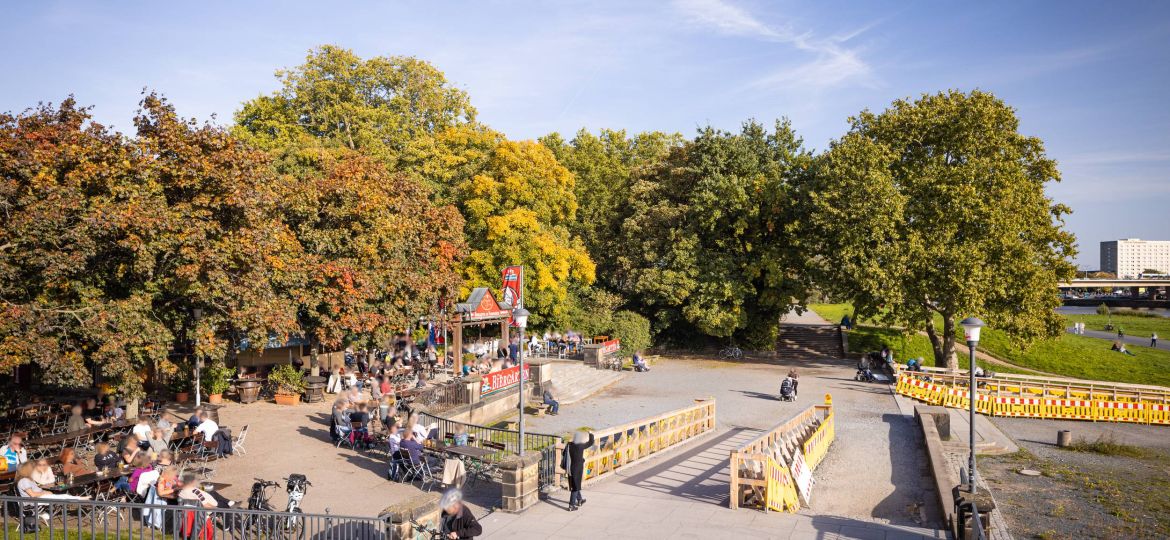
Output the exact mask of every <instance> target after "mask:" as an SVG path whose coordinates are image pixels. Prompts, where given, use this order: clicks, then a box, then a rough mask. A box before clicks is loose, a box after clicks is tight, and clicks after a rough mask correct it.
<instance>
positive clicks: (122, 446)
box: [118, 433, 142, 454]
mask: <svg viewBox="0 0 1170 540" xmlns="http://www.w3.org/2000/svg"><path fill="white" fill-rule="evenodd" d="M127 448H142V446H141V445H139V444H138V437H137V436H136V435H134V434H133V433H131V434H129V435H126V436H125V437H122V438H121V440H119V441H118V453H119V454H124V453H126V449H127Z"/></svg>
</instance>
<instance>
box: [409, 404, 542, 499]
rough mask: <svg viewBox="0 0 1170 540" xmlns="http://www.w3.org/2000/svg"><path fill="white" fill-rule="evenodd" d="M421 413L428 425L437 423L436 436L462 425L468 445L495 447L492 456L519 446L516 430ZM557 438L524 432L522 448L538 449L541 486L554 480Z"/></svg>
mask: <svg viewBox="0 0 1170 540" xmlns="http://www.w3.org/2000/svg"><path fill="white" fill-rule="evenodd" d="M421 417H422V422H423V423H424V424H428V425H429V424H430V423H432V422H435V423H437V424H438V425H439V438H445V437H447V436H448V435H454V434H455V433H456V432H457V431H458V428H460V427H462V428H463V430H464V431H465V432H466V433H467V438H468V441H469V444H470V445H472V446H478V447H480V448H487V449H492V450H496V453H495V454H493V455H492V459H495V460H499V459H501V458H503V457H505V456H508V455H511V454H515V453H516V452H517V450H519V446H518V445H517V443H518V441H519V440H520V433H519V432H518V431H513V430H510V429H501V428H494V427H488V426H480V425H477V424H467V423H464V422H457V421H455V420H448V419H446V418H442V417H439V416H435V415H433V414H428V413H425V412H424V413H421ZM560 442H561V438H560V437H559V436H557V435H548V434H545V433H532V432H525V433H524V449H525V450H531V451H538V452H540V488H541V489H544V488H546V487H548V486H552V485H554V484H555V482H556V475H557V445H558V444H559V443H560Z"/></svg>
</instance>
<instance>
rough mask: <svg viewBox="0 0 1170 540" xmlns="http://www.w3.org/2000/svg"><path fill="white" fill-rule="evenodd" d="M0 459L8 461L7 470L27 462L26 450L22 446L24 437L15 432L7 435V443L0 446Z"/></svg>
mask: <svg viewBox="0 0 1170 540" xmlns="http://www.w3.org/2000/svg"><path fill="white" fill-rule="evenodd" d="M0 459H3V460H5V461H7V462H8V469H7V470H9V471H11V470H15V469H16V468H17V467H18V466H20V465H21V464H24V463H28V450H26V449H25V448H24V438H23V437H21V436H20V435H15V434H14V435H12V436H10V437H8V444H6V445H4V446H0Z"/></svg>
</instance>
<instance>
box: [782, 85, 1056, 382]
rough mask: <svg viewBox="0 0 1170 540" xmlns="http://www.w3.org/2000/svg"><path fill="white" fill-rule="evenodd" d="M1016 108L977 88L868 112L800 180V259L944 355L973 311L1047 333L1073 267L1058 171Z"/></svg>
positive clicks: (992, 322)
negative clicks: (1054, 186) (1054, 184)
mask: <svg viewBox="0 0 1170 540" xmlns="http://www.w3.org/2000/svg"><path fill="white" fill-rule="evenodd" d="M1018 127H1019V121H1018V119H1017V118H1016V115H1015V112H1014V111H1013V110H1012V109H1011V108H1010V107H1008V106H1007V105H1005V104H1004V103H1003V102H1002V101H1000V100H999V99H997V98H996V97H995V96H993V95H991V94H989V93H985V92H980V91H974V92H971V93H962V92H958V91H950V92H944V93H939V94H929V95H924V96H922V97H921V98H920V99H918V100H916V101H908V100H899V101H896V102H894V104H893V105H892V106H891V107H890V108H889V109H887V110H886V111H884V112H882V113H880V114H875V113H872V112H869V111H864V112H862V113H861V114H860V115H858V116H857V117H856V118H853V119H852V129H851V130H850V132H849V133H848V134H846V135H845V136H844V137H842V138H841V139H840V140H838V141H836V142H835V143H833V145H832V146H831V148H830V149H829V151H828V152H826V153H825V154H823V155H821V156H818V159H817V160H816V164H815V166H814V168H813V171H812V174H810V175H807V177H806V180H807V182H806V183H805V185H804V187H803V188H802V189H801V190H800V197H801V198H802V203H801V205H800V206H801V207H802V208H803V209H804V215H803V216H802V217H801V220H800V221H799V223H800V224H801V226H800V230H801V231H802V232H801V234H800V237H801V238H802V240H803V244H802V246H803V248H802V249H803V250H805V251H806V252H808V253H810V254H813V256H812V257H810V259H809V263H810V267H811V268H810V269H811V270H812V271H813V274H815V275H816V276H817V278H818V281H819V282H820V284H821V285H822V286H823V287H825V288H827V289H829V290H831V291H832V292H833V293H834V295H835V296H837V297H840V298H848V299H850V300H852V301H853V302H854V305H855V306H856V308H857V314H858V316H860V317H863V318H867V319H874V320H879V321H883V322H885V323H888V324H898V325H904V326H907V327H909V328H911V329H925V330H926V333H927V334H928V336H929V337H930V341H931V344H932V346H933V349H934V354H935V360H936V362H937V363H938V365H946V366H950V365H951V358H952V356H953V352H954V345H955V339H956V321H957V319H959V318H962V317H963V316H965V315H968V314H972V315H978V316H980V317H981V318H983V319H984V320H985V321H986V322H987V323H988V324H989V326H990V327H992V328H994V329H996V330H1002V331H1004V332H1006V333H1007V334H1008V335H1010V336H1012V337H1014V338H1015V339H1016V340H1017V341H1019V342H1021V343H1026V342H1028V341H1030V340H1032V339H1035V338H1040V337H1045V336H1055V335H1059V334H1060V333H1061V332H1062V321H1061V318H1060V316H1059V315H1057V314H1056V313H1055V311H1054V308H1055V307H1057V306H1058V305H1059V304H1060V301H1059V298H1058V295H1057V293H1058V291H1057V289H1056V284H1057V283H1058V282H1060V281H1066V280H1068V279H1071V278H1072V276H1073V275H1074V272H1075V268H1074V267H1073V266H1072V264H1071V263H1070V262H1069V259H1070V258H1071V257H1072V256H1073V255H1074V254H1075V248H1074V243H1075V239H1074V238H1073V236H1072V235H1071V234H1070V233H1068V232H1067V231H1065V230H1064V229H1063V216H1064V215H1065V214H1066V213H1068V212H1069V209H1068V208H1067V207H1065V206H1063V205H1060V204H1054V203H1053V202H1052V200H1051V199H1050V198H1049V197H1048V196H1047V195H1046V194H1045V185H1046V184H1047V183H1048V182H1051V181H1056V180H1059V178H1060V175H1059V172H1058V171H1057V168H1056V163H1055V162H1054V161H1052V160H1051V159H1049V158H1048V157H1047V156H1046V155H1045V154H1044V145H1043V143H1042V142H1041V141H1040V140H1039V139H1037V138H1035V137H1027V136H1024V135H1021V134H1020V133H1019V132H1018Z"/></svg>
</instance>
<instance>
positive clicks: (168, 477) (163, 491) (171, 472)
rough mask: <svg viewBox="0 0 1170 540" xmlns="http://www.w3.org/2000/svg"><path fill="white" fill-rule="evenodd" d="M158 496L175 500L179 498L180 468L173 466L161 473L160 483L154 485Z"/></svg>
mask: <svg viewBox="0 0 1170 540" xmlns="http://www.w3.org/2000/svg"><path fill="white" fill-rule="evenodd" d="M154 488H155V491H156V492H158V496H159V497H162V498H164V499H168V500H170V499H174V498H176V497H177V496H178V493H179V492H178V489H179V468H178V467H176V466H174V465H171V466H168V467H165V468H163V470H162V471H159V474H158V481H157V482H155V483H154Z"/></svg>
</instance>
